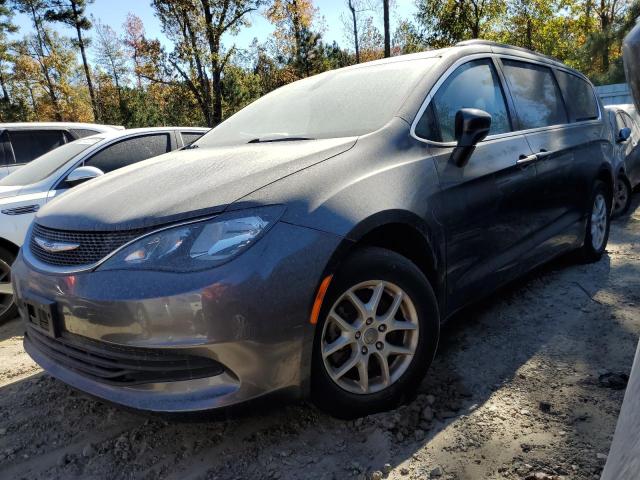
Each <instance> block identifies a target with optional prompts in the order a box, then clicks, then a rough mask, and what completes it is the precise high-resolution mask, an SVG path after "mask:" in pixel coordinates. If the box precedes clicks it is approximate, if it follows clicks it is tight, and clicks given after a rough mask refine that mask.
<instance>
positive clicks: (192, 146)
mask: <svg viewBox="0 0 640 480" xmlns="http://www.w3.org/2000/svg"><path fill="white" fill-rule="evenodd" d="M194 148H200V145H194V144H193V143H192V144H191V145H187V146H186V147H182V150H193V149H194Z"/></svg>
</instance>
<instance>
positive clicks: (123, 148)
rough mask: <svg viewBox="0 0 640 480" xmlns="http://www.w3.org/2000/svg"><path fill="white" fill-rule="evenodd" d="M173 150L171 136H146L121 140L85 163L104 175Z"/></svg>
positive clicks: (164, 134)
mask: <svg viewBox="0 0 640 480" xmlns="http://www.w3.org/2000/svg"><path fill="white" fill-rule="evenodd" d="M170 150H171V143H170V141H169V135H167V134H166V133H162V134H155V135H144V136H140V137H135V138H130V139H127V140H121V141H120V142H118V143H115V144H113V145H110V146H108V147H106V148H105V149H104V150H101V151H99V152H98V153H96V154H95V155H94V156H93V157H91V158H90V159H89V160H87V161H86V162H85V165H89V166H91V167H96V168H99V169H100V170H102V171H103V172H104V173H109V172H112V171H113V170H117V169H118V168H122V167H126V166H127V165H132V164H134V163H137V162H141V161H142V160H146V159H148V158H152V157H157V156H158V155H162V154H163V153H167V152H169V151H170Z"/></svg>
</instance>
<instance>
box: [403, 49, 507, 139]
mask: <svg viewBox="0 0 640 480" xmlns="http://www.w3.org/2000/svg"><path fill="white" fill-rule="evenodd" d="M461 108H479V109H481V110H484V111H486V112H488V113H490V114H491V131H490V135H492V134H497V133H504V132H508V131H510V130H511V127H510V123H509V114H508V113H507V107H506V103H505V100H504V94H503V92H502V87H501V86H500V81H499V79H498V76H497V75H496V72H495V69H494V67H493V64H492V63H491V61H490V60H480V61H474V62H469V63H465V64H464V65H462V66H461V67H459V68H458V69H457V70H456V71H455V72H453V74H451V75H450V76H449V77H448V78H447V79H446V80H445V82H444V83H443V84H442V85H441V86H440V88H439V89H438V91H437V92H436V94H435V95H434V97H433V100H432V101H431V103H430V107H429V108H428V109H427V111H426V112H425V114H424V115H423V116H422V118H421V119H420V120H419V122H418V124H417V125H416V135H418V136H420V137H422V138H426V139H429V140H434V141H438V142H452V141H454V140H455V118H456V113H457V112H458V110H460V109H461Z"/></svg>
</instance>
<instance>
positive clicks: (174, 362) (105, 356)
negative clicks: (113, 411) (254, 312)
mask: <svg viewBox="0 0 640 480" xmlns="http://www.w3.org/2000/svg"><path fill="white" fill-rule="evenodd" d="M63 335H64V337H58V338H52V337H48V336H46V335H43V334H42V333H40V332H38V331H36V330H35V329H34V328H31V327H28V328H27V332H26V333H25V337H24V338H25V343H27V345H28V344H31V345H32V346H33V347H34V348H36V349H37V350H38V351H39V352H40V353H42V354H43V355H45V356H47V357H48V358H50V359H51V360H53V361H55V362H56V363H57V364H59V365H61V366H63V367H65V368H67V369H69V370H73V371H75V372H77V373H79V374H81V375H84V376H86V377H89V378H91V379H93V380H97V381H99V382H102V383H108V384H112V385H135V384H142V383H152V382H172V381H179V380H193V379H196V378H204V377H213V376H215V375H220V374H221V373H223V372H224V368H223V367H222V365H221V364H220V363H218V362H216V361H215V360H211V359H210V358H206V357H200V356H196V355H189V354H184V353H176V352H173V351H167V350H159V349H152V348H142V347H124V346H115V345H111V344H106V343H102V342H97V341H95V340H90V339H86V338H84V337H80V336H78V335H73V334H70V333H66V332H65V333H64V334H63Z"/></svg>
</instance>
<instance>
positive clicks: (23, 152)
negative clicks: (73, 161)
mask: <svg viewBox="0 0 640 480" xmlns="http://www.w3.org/2000/svg"><path fill="white" fill-rule="evenodd" d="M9 138H10V139H11V146H12V147H13V153H14V155H15V158H16V163H28V162H30V161H31V160H33V159H34V158H38V157H39V156H40V155H42V154H44V153H47V152H48V151H49V150H53V149H54V148H57V147H59V146H60V145H63V144H64V143H65V141H64V137H63V136H62V132H61V131H59V130H23V131H13V132H11V131H10V132H9Z"/></svg>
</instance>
